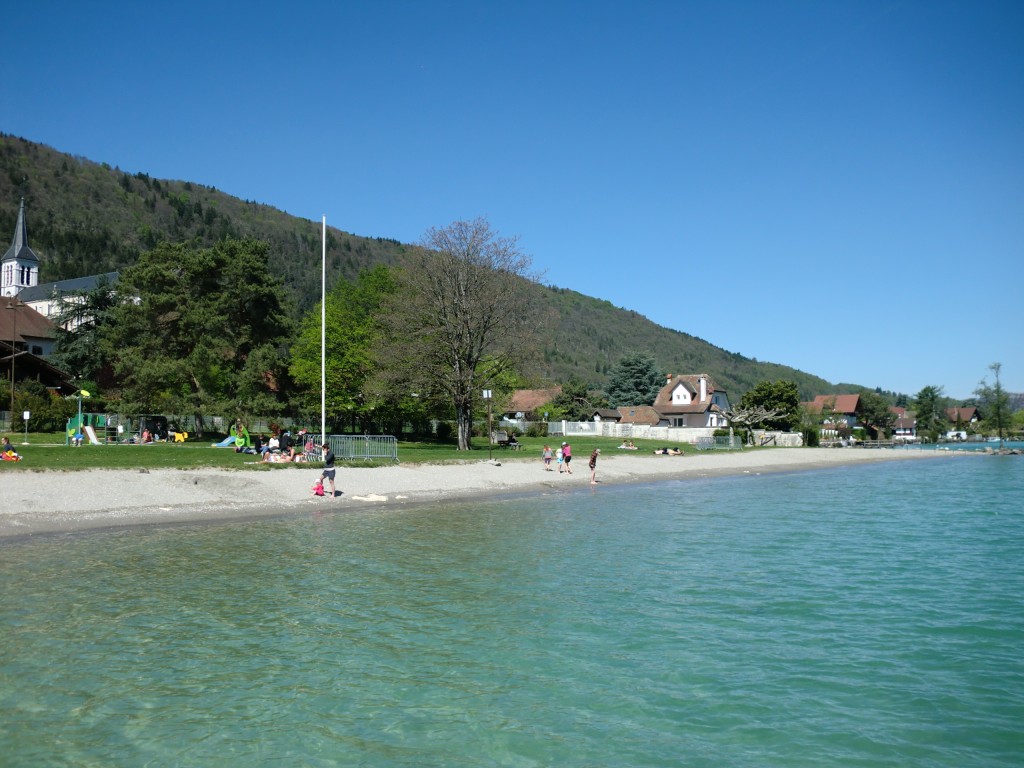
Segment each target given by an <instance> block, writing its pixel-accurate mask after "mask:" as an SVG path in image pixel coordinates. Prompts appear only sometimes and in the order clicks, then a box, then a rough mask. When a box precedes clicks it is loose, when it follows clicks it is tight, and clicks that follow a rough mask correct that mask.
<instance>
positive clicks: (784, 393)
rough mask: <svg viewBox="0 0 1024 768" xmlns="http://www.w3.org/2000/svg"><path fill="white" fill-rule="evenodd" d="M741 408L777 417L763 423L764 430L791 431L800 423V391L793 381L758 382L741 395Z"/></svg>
mask: <svg viewBox="0 0 1024 768" xmlns="http://www.w3.org/2000/svg"><path fill="white" fill-rule="evenodd" d="M740 407H741V408H746V409H750V408H758V407H760V408H763V409H765V410H766V411H776V412H777V413H778V415H776V416H775V417H773V418H771V419H768V420H766V421H765V422H764V427H765V429H779V430H783V431H785V432H789V431H791V430H792V429H793V428H794V427H795V426H796V425H797V424H799V423H800V418H801V417H800V390H799V389H798V388H797V385H796V382H795V381H786V380H785V379H779V380H778V381H759V382H758V383H757V385H756V386H755V387H754V388H753V389H749V390H747V391H746V392H744V393H743V397H741V398H740Z"/></svg>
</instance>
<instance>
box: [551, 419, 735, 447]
mask: <svg viewBox="0 0 1024 768" xmlns="http://www.w3.org/2000/svg"><path fill="white" fill-rule="evenodd" d="M548 434H549V435H576V436H579V435H593V436H600V437H615V438H623V439H634V440H660V441H662V442H664V443H666V444H672V445H675V444H677V443H692V444H694V445H696V443H697V441H698V440H700V439H701V438H704V437H714V435H715V428H714V427H652V426H649V425H647V424H619V423H618V422H615V421H552V422H550V423H549V424H548Z"/></svg>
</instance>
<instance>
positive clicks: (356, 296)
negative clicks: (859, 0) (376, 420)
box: [290, 265, 419, 423]
mask: <svg viewBox="0 0 1024 768" xmlns="http://www.w3.org/2000/svg"><path fill="white" fill-rule="evenodd" d="M394 290H395V281H394V277H393V276H392V273H391V270H390V269H388V268H387V267H385V266H383V265H381V266H377V267H374V268H373V269H371V270H364V271H363V272H361V273H360V274H359V276H358V277H357V278H356V280H355V281H354V282H348V281H347V280H339V281H338V282H337V284H335V286H334V288H333V289H332V290H331V292H330V293H329V294H328V295H327V306H326V311H325V313H324V329H325V336H326V340H327V344H326V365H325V378H326V393H325V409H326V414H325V416H326V418H327V421H328V422H329V423H338V422H340V421H341V420H342V419H344V418H346V417H353V418H359V417H363V416H365V415H367V414H368V413H369V411H370V409H371V408H376V409H377V410H378V411H379V410H380V407H381V405H382V403H377V402H375V400H374V398H372V397H371V396H370V392H369V391H368V389H367V387H366V383H367V379H368V378H369V377H370V376H371V374H372V373H373V370H374V363H373V343H374V339H375V336H376V326H377V314H378V312H379V310H380V307H381V304H382V302H383V301H384V300H385V299H386V298H387V296H389V295H390V294H391V293H393V292H394ZM320 320H321V314H320V304H319V302H318V303H317V304H316V306H315V307H314V308H313V309H312V311H310V313H309V314H308V315H306V316H305V317H304V318H303V320H302V323H301V326H300V331H299V336H298V338H297V339H296V341H295V343H294V344H293V345H292V350H291V366H290V371H291V375H292V378H293V379H294V380H295V383H296V384H297V385H298V387H299V389H300V398H301V401H302V404H303V407H304V409H305V410H306V411H307V412H309V413H316V414H319V412H320V363H321V353H320V340H321V334H320ZM417 407H419V406H417Z"/></svg>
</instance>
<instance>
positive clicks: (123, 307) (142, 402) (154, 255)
mask: <svg viewBox="0 0 1024 768" xmlns="http://www.w3.org/2000/svg"><path fill="white" fill-rule="evenodd" d="M118 295H119V296H120V297H121V303H119V304H118V305H117V307H116V308H114V309H113V310H112V312H111V322H110V323H109V324H108V325H107V326H106V328H105V332H104V334H103V347H104V349H105V351H106V354H107V355H109V358H110V359H111V361H112V363H113V366H114V373H115V375H116V376H117V377H118V380H119V383H120V386H121V388H122V394H123V398H124V400H125V404H126V406H127V407H134V408H137V409H139V410H142V411H148V412H156V413H162V412H168V413H179V414H184V413H192V414H195V418H196V428H197V431H198V432H199V433H200V434H201V433H202V430H203V429H204V417H205V416H207V415H212V414H214V413H219V414H222V415H230V416H232V417H243V416H244V414H245V413H246V412H247V410H248V409H249V408H250V407H251V404H250V403H247V402H245V400H243V399H241V398H240V388H239V385H240V383H241V384H243V385H244V386H243V387H242V392H243V394H242V397H249V398H252V397H253V396H254V394H255V393H256V392H257V391H258V392H259V394H262V395H266V396H267V397H268V398H272V399H276V397H275V389H276V388H277V386H278V385H277V383H278V382H280V381H281V379H282V377H283V374H284V372H285V360H284V357H283V353H282V351H281V349H282V342H283V340H284V339H286V338H287V337H288V336H289V335H290V330H291V329H290V325H289V321H288V315H287V312H286V311H285V307H284V306H283V301H284V299H283V295H282V290H281V285H280V283H279V282H278V280H276V279H275V278H274V277H272V276H271V274H270V271H269V265H268V260H267V247H266V245H265V244H264V243H262V242H259V241H256V240H249V239H245V240H236V239H227V240H223V241H221V242H219V243H217V244H216V245H214V246H213V247H211V248H200V247H198V246H196V245H194V244H187V243H163V244H161V245H158V246H157V247H156V248H155V249H153V250H152V251H149V252H147V253H145V254H143V255H142V257H141V258H140V259H139V260H138V262H137V263H136V264H135V265H134V266H132V267H130V268H128V269H126V270H125V271H124V272H122V273H121V276H120V279H119V281H118Z"/></svg>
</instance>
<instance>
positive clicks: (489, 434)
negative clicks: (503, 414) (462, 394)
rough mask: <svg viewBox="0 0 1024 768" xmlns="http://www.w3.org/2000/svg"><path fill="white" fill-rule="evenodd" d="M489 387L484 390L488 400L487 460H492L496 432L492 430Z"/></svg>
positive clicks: (485, 397)
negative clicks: (492, 444) (492, 446)
mask: <svg viewBox="0 0 1024 768" xmlns="http://www.w3.org/2000/svg"><path fill="white" fill-rule="evenodd" d="M492 394H493V393H492V392H491V390H489V389H485V390H484V400H486V401H487V460H488V461H490V460H491V443H492V442H493V440H494V433H493V432H492V431H491V395H492Z"/></svg>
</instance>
